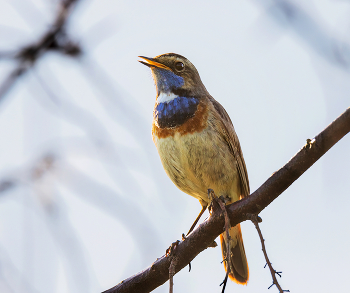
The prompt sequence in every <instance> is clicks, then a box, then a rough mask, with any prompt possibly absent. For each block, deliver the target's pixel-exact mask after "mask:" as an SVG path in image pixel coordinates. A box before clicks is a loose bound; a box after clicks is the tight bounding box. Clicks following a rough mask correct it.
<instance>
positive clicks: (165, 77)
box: [152, 68, 185, 95]
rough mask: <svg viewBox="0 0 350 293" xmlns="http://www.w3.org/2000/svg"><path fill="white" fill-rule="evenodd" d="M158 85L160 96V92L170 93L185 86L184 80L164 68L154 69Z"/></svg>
mask: <svg viewBox="0 0 350 293" xmlns="http://www.w3.org/2000/svg"><path fill="white" fill-rule="evenodd" d="M152 72H153V74H155V80H156V83H157V91H158V95H159V93H160V92H165V93H167V92H170V91H171V90H172V89H177V88H180V87H182V86H183V85H184V83H185V82H184V79H183V78H182V77H181V76H178V75H176V74H175V73H173V72H172V71H171V70H167V69H163V68H152Z"/></svg>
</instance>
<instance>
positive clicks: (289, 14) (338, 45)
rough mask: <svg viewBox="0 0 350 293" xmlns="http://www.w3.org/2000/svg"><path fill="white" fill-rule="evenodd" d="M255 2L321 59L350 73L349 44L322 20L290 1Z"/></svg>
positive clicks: (266, 0) (267, 0)
mask: <svg viewBox="0 0 350 293" xmlns="http://www.w3.org/2000/svg"><path fill="white" fill-rule="evenodd" d="M254 2H255V3H256V4H257V5H259V6H262V7H263V8H264V10H265V12H266V14H267V15H269V16H270V17H271V18H272V19H273V20H274V21H275V22H276V23H277V24H278V25H280V26H281V27H283V28H291V29H292V30H293V31H294V32H295V34H296V35H297V36H298V37H299V38H300V39H302V40H303V42H304V43H305V44H307V45H308V46H309V47H310V48H311V49H312V50H314V52H316V53H317V54H318V55H319V56H321V57H323V58H324V59H325V60H327V61H328V62H330V63H331V64H333V65H335V66H337V67H339V68H341V69H343V70H345V71H347V72H348V73H350V71H349V70H350V43H349V42H346V41H344V40H340V39H338V38H337V37H336V36H334V32H333V33H332V32H331V30H330V29H329V28H328V27H326V26H325V25H324V23H321V22H319V18H320V17H318V18H314V17H313V16H311V15H310V14H309V13H308V12H306V11H305V10H304V9H303V8H302V7H301V6H299V5H298V4H296V3H294V2H293V1H289V0H263V1H261V0H258V1H254ZM308 4H309V5H314V4H312V3H308ZM314 8H315V9H313V14H316V15H317V9H316V7H314Z"/></svg>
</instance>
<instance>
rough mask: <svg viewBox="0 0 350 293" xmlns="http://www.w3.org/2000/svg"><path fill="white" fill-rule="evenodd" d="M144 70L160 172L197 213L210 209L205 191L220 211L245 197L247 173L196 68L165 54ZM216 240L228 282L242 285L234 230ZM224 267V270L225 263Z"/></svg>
mask: <svg viewBox="0 0 350 293" xmlns="http://www.w3.org/2000/svg"><path fill="white" fill-rule="evenodd" d="M139 58H141V60H139V62H141V63H142V64H144V65H146V66H148V67H150V69H151V72H152V76H153V79H154V82H155V86H156V95H157V96H156V102H155V106H154V110H153V122H152V138H153V141H154V143H155V145H156V148H157V150H158V153H159V157H160V159H161V162H162V165H163V168H164V170H165V172H166V173H167V175H168V176H169V178H170V179H171V180H172V182H173V183H174V184H175V185H176V186H177V187H178V188H179V189H180V190H181V191H183V192H185V193H187V194H189V195H191V196H193V197H195V198H196V199H198V200H199V202H200V204H201V205H202V210H201V212H200V213H199V215H198V217H197V218H196V220H195V222H194V223H193V225H192V227H191V228H190V231H189V232H191V231H192V229H193V228H194V227H195V225H196V224H197V222H198V220H199V218H200V217H201V216H202V214H203V213H204V211H205V210H206V209H207V207H208V205H210V202H211V199H210V198H209V197H208V190H210V189H211V190H213V191H214V192H215V194H217V195H219V196H220V197H221V198H222V199H223V200H224V202H225V204H226V205H228V204H231V203H233V202H235V201H237V200H240V199H242V198H244V197H246V196H248V195H249V194H250V189H249V180H248V173H247V168H246V165H245V161H244V158H243V153H242V150H241V146H240V143H239V140H238V137H237V134H236V132H235V129H234V127H233V124H232V121H231V119H230V117H229V115H228V114H227V112H226V110H225V109H224V107H223V106H222V105H221V104H220V103H219V102H217V101H216V100H215V99H214V98H213V97H212V96H211V95H210V94H209V92H208V91H207V89H206V88H205V86H204V84H203V82H202V80H201V78H200V76H199V73H198V71H197V69H196V67H195V66H194V65H193V64H192V63H191V62H190V61H189V60H188V59H186V58H185V57H183V56H181V55H179V54H175V53H166V54H162V55H159V56H156V57H154V58H149V57H145V56H139ZM229 236H230V237H229V238H230V240H229V241H230V246H227V243H226V242H227V237H226V234H225V233H222V234H221V235H220V242H221V248H222V254H223V258H224V260H225V259H226V247H230V250H231V251H230V254H229V260H227V259H226V261H224V266H225V270H226V272H227V270H228V269H229V270H230V271H229V272H227V274H228V276H229V278H230V279H231V280H232V281H234V282H236V283H238V284H247V282H248V279H249V269H248V262H247V257H246V253H245V250H244V245H243V238H242V232H241V227H240V224H238V225H236V226H234V227H231V228H230V230H229ZM228 261H230V264H231V265H230V266H229V265H228V264H227V262H228Z"/></svg>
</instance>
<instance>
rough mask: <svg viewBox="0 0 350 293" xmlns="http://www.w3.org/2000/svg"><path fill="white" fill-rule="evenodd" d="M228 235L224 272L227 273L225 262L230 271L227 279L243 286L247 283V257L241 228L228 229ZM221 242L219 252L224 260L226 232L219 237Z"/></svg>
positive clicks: (238, 226) (237, 226)
mask: <svg viewBox="0 0 350 293" xmlns="http://www.w3.org/2000/svg"><path fill="white" fill-rule="evenodd" d="M229 235H230V238H231V241H230V250H231V253H230V259H229V260H226V261H224V265H225V270H226V271H227V261H230V263H231V271H230V272H229V275H228V276H229V277H230V279H231V280H232V281H234V282H236V283H238V284H242V285H245V284H247V283H248V279H249V269H248V262H247V257H246V255H245V250H244V245H243V238H242V232H241V226H240V225H239V224H238V225H236V226H235V227H232V228H230V230H229ZM220 240H221V250H222V256H223V258H224V260H225V259H226V257H227V254H226V241H227V239H226V232H224V233H222V234H221V235H220Z"/></svg>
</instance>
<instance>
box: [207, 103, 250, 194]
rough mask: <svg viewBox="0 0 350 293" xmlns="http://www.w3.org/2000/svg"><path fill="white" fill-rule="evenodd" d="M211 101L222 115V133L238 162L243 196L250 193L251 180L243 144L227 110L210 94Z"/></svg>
mask: <svg viewBox="0 0 350 293" xmlns="http://www.w3.org/2000/svg"><path fill="white" fill-rule="evenodd" d="M209 100H210V102H211V103H212V104H213V106H214V108H215V110H216V111H217V113H218V114H219V115H220V117H221V121H222V123H223V125H222V129H221V130H222V135H223V136H224V138H225V140H226V142H227V144H228V146H229V148H230V150H231V152H232V155H233V156H234V157H235V159H236V162H237V168H238V173H239V176H240V179H241V190H242V197H245V196H247V195H249V194H250V188H249V180H248V173H247V167H246V165H245V162H244V158H243V153H242V149H241V145H240V144H239V140H238V136H237V134H236V131H235V129H234V127H233V124H232V121H231V119H230V117H229V116H228V114H227V112H226V110H225V109H224V107H223V106H221V104H220V103H219V102H217V101H216V100H215V99H214V98H213V97H211V96H209Z"/></svg>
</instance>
